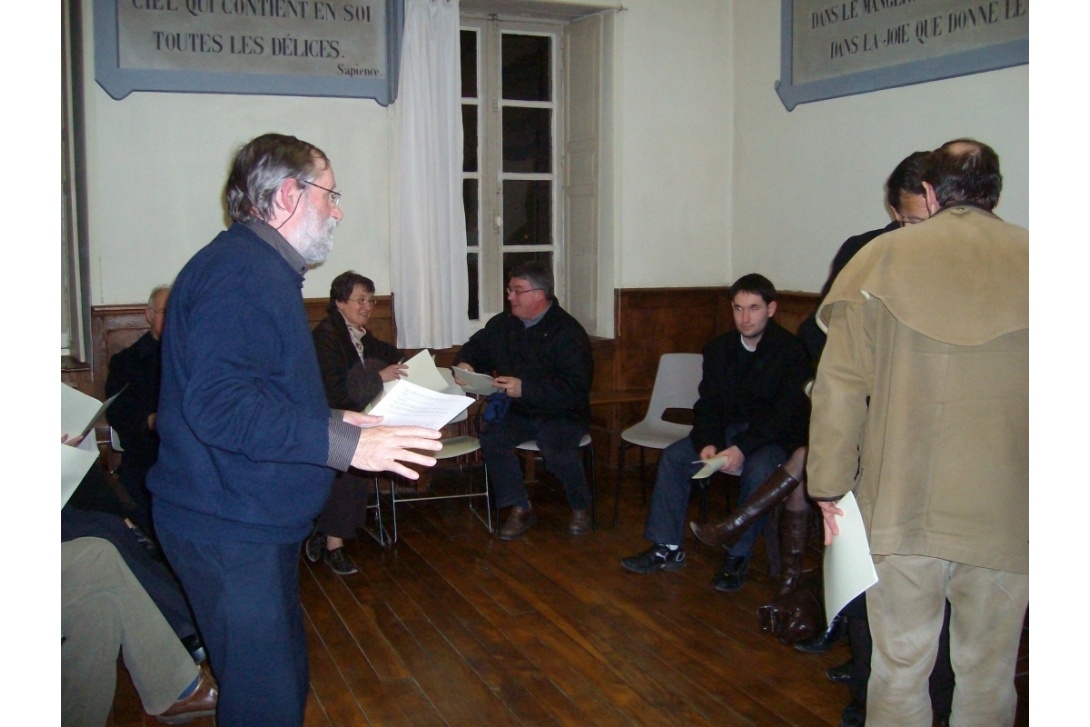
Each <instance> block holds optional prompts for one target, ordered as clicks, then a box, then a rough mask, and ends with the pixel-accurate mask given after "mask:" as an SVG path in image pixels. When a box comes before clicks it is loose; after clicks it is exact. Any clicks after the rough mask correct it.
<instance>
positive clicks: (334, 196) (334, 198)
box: [299, 179, 341, 207]
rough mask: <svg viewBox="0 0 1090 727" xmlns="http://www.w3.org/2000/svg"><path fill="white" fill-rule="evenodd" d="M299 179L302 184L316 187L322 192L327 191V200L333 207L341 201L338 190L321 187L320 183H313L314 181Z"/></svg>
mask: <svg viewBox="0 0 1090 727" xmlns="http://www.w3.org/2000/svg"><path fill="white" fill-rule="evenodd" d="M299 181H300V182H301V183H302V184H308V185H310V186H311V187H317V188H318V189H320V190H322V191H323V192H329V201H330V202H332V203H333V206H334V207H336V206H337V205H338V204H340V201H341V193H340V192H334V191H333V190H332V189H330V188H329V187H323V186H322V185H320V184H315V183H314V182H308V181H307V180H305V179H301V180H299Z"/></svg>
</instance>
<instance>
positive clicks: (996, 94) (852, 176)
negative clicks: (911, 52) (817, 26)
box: [661, 0, 1029, 291]
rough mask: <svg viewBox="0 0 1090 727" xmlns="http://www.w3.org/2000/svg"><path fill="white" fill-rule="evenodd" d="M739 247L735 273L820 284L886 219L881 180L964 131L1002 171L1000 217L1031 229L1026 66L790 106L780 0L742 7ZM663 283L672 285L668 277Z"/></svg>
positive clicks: (737, 110)
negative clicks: (838, 256)
mask: <svg viewBox="0 0 1090 727" xmlns="http://www.w3.org/2000/svg"><path fill="white" fill-rule="evenodd" d="M734 8H735V11H734V22H735V27H736V30H735V33H734V38H735V40H736V47H735V52H734V68H735V77H736V84H737V91H736V94H735V97H734V124H735V127H734V130H735V137H734V159H735V167H734V194H733V197H732V200H731V202H732V204H731V207H732V209H733V213H734V214H733V220H732V224H731V232H732V243H733V255H732V262H733V266H732V272H731V275H729V276H727V280H728V282H729V279H731V278H736V277H738V276H740V275H744V274H745V273H748V272H754V271H757V272H762V273H764V274H766V275H767V276H768V277H769V278H770V279H771V280H772V281H773V282H774V283H775V284H776V286H777V287H778V288H780V289H783V290H809V291H816V290H819V289H820V288H821V284H822V283H823V282H824V280H825V277H826V275H827V274H828V270H829V263H830V261H831V260H832V257H833V255H834V253H835V252H836V250H837V248H838V247H839V246H840V244H841V243H842V242H843V241H844V240H845V239H846V238H847V237H849V236H851V235H854V234H858V233H860V232H864V231H866V230H872V229H875V228H877V227H882V226H884V225H885V224H886V223H888V222H889V217H888V216H886V214H885V213H884V211H883V207H882V200H883V193H882V184H883V183H884V182H885V179H886V177H888V176H889V173H890V172H891V171H892V170H893V167H895V166H896V165H897V163H898V162H899V161H900V160H901V159H903V158H904V157H905V156H907V155H908V154H909V153H910V152H913V151H916V150H920V149H923V150H927V149H934V148H935V147H937V146H939V145H940V144H942V143H943V142H945V141H947V140H949V139H954V138H958V137H962V136H968V137H973V138H976V139H979V140H980V141H983V142H985V143H987V144H990V145H991V146H992V147H993V148H994V149H995V150H996V152H997V153H998V154H999V158H1000V165H1001V168H1002V171H1003V176H1004V189H1003V195H1002V197H1001V199H1000V202H999V206H998V207H997V209H996V213H997V214H999V215H1000V216H1001V217H1003V218H1004V219H1007V220H1008V221H1010V222H1014V223H1015V224H1019V225H1023V226H1025V227H1028V226H1029V72H1028V66H1018V67H1015V68H1009V69H1004V70H1000V71H993V72H990V73H980V74H974V75H971V76H963V77H960V78H954V79H949V80H945V81H936V82H932V83H926V84H920V85H915V86H906V87H903V88H896V89H888V90H884V91H877V92H874V93H868V94H861V95H856V96H848V97H845V98H840V99H830V100H828V101H819V102H815V103H809V104H801V105H799V106H796V107H795V110H794V111H791V112H788V111H787V110H786V109H784V107H783V104H782V103H781V102H780V100H779V97H778V96H777V95H776V93H775V91H774V86H773V84H774V83H775V81H776V80H777V79H778V78H779V76H780V51H779V47H780V46H779V38H780V3H779V2H775V1H774V0H741V1H739V2H736V3H734ZM661 284H662V285H667V284H670V283H668V282H666V281H663V282H662V283H661Z"/></svg>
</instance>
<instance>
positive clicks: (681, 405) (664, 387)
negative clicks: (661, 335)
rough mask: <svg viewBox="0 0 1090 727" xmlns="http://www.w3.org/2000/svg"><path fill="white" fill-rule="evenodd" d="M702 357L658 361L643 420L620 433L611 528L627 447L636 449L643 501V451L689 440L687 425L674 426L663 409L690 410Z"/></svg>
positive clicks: (697, 394)
mask: <svg viewBox="0 0 1090 727" xmlns="http://www.w3.org/2000/svg"><path fill="white" fill-rule="evenodd" d="M703 367H704V356H703V355H701V354H699V353H664V354H662V357H661V358H659V368H658V371H657V372H656V373H655V385H654V388H653V389H652V390H651V401H650V402H649V403H648V405H647V413H646V414H645V415H644V417H643V420H642V421H640V422H639V423H638V424H634V425H632V426H631V427H629V428H628V429H625V430H624V431H623V432H621V442H620V445H619V447H618V451H617V478H616V481H615V483H614V494H613V524H614V525H616V524H617V523H618V521H619V517H620V502H621V479H622V474H623V470H624V453H625V450H626V449H628V448H629V447H632V446H635V447H639V448H640V488H641V493H642V494H643V497H644V500H645V501H646V499H647V488H646V485H645V483H644V448H645V447H649V448H651V449H666V448H667V447H669V446H670V445H671V444H673V443H674V442H676V441H678V440H679V439H681V438H682V437H687V436H689V432H691V431H692V429H693V428H692V425H690V424H676V423H674V422H668V421H665V420H664V419H663V418H662V415H663V413H664V412H665V411H666V410H667V409H692V408H693V406H695V405H696V400H697V399H698V398H700V391H699V389H700V379H701V377H702V376H703Z"/></svg>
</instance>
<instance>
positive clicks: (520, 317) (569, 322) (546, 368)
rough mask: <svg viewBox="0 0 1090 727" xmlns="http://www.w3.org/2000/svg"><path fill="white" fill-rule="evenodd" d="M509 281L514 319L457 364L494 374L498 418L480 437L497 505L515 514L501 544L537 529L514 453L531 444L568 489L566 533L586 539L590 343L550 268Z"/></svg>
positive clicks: (533, 263)
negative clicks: (582, 445) (584, 451)
mask: <svg viewBox="0 0 1090 727" xmlns="http://www.w3.org/2000/svg"><path fill="white" fill-rule="evenodd" d="M507 279H508V283H507V302H508V303H509V304H510V305H511V312H510V313H500V314H499V315H496V316H494V317H493V318H492V319H491V320H490V321H488V323H487V324H486V325H485V327H484V328H482V329H481V330H480V331H477V332H476V333H474V334H473V336H472V337H471V338H470V339H469V341H467V342H466V343H465V345H464V346H462V348H461V350H460V351H459V352H458V355H457V356H456V357H455V366H456V367H458V368H462V369H465V370H467V371H477V372H481V373H489V374H491V375H493V376H494V377H495V381H496V386H497V387H498V388H499V389H500V391H499V392H497V393H496V394H493V395H492V396H494V397H497V399H496V400H494V401H495V404H494V406H493V411H495V412H497V414H496V416H493V417H490V418H491V421H489V422H488V423H487V426H486V427H485V428H484V431H482V432H481V450H482V452H483V454H484V461H485V464H486V465H487V466H488V476H489V478H490V480H491V482H493V483H494V484H495V488H496V505H497V507H500V508H504V507H510V508H511V511H510V514H509V515H508V518H507V521H506V522H505V523H504V525H503V527H502V528H500V532H499V538H500V539H501V540H514V539H516V538H520V537H522V536H523V535H524V534H525V533H526V531H527V530H529V529H530V527H531V526H532V525H533V524H534V523H535V522H537V513H535V512H534V510H533V506H532V505H531V504H530V498H529V495H528V494H527V492H526V485H525V483H524V482H523V476H522V468H521V466H520V465H519V459H518V455H517V454H516V453H515V447H516V446H518V445H519V444H521V443H523V442H525V441H528V440H531V439H534V440H536V441H537V444H538V448H539V449H540V450H541V455H542V458H543V459H544V460H545V466H546V468H548V470H549V471H550V472H552V473H553V474H554V475H556V477H557V479H559V480H560V482H561V483H562V484H563V485H564V493H565V495H566V496H567V498H568V504H569V505H570V506H571V508H572V514H571V518H570V519H569V520H568V532H569V533H570V534H572V535H583V534H585V533H587V532H588V531H589V530H590V528H591V518H590V506H591V501H590V496H591V495H590V488H589V487H588V486H587V477H586V473H585V472H584V470H583V464H582V461H581V459H580V456H579V442H580V441H581V440H582V438H583V436H584V435H585V434H587V432H588V430H589V425H590V384H591V379H592V378H593V376H594V360H593V358H592V357H591V350H590V338H589V337H588V336H587V332H586V330H585V329H584V328H583V326H582V325H580V323H579V321H577V320H575V318H573V317H572V316H571V314H569V313H568V312H567V311H565V310H564V309H563V308H561V307H560V303H559V302H558V301H557V300H556V297H555V295H554V293H553V271H552V269H551V268H550V267H549V266H548V265H546V264H545V263H543V262H541V261H538V260H530V261H527V262H524V263H521V264H519V265H516V266H515V267H514V268H513V269H512V270H511V271H510V273H509V274H508V276H507ZM500 411H502V412H503V413H502V414H499V413H498V412H500ZM488 418H489V417H486V419H488Z"/></svg>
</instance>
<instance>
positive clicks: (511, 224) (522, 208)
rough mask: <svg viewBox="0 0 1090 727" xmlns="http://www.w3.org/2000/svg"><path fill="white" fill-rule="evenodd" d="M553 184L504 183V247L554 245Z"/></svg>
mask: <svg viewBox="0 0 1090 727" xmlns="http://www.w3.org/2000/svg"><path fill="white" fill-rule="evenodd" d="M552 186H553V184H552V182H550V181H533V182H531V181H528V180H525V179H507V180H504V182H503V244H504V245H551V244H552V242H553V240H552V225H551V224H550V221H551V219H552V194H551V192H552Z"/></svg>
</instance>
